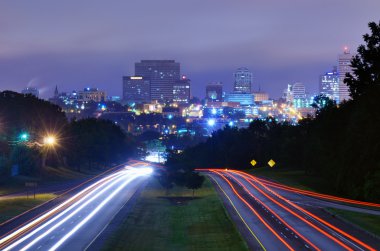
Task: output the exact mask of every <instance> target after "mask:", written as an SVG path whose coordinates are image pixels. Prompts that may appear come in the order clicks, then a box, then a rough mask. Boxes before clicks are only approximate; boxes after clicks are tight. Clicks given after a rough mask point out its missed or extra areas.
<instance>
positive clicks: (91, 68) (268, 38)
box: [0, 1, 380, 98]
mask: <svg viewBox="0 0 380 251" xmlns="http://www.w3.org/2000/svg"><path fill="white" fill-rule="evenodd" d="M91 3H92V4H91V8H89V4H88V2H82V3H80V4H74V2H65V3H63V2H62V3H57V4H56V3H54V4H52V3H49V2H48V1H38V2H37V3H36V2H33V3H28V2H25V3H23V4H22V5H21V4H18V3H14V2H12V1H2V2H1V3H0V14H1V15H0V16H1V20H0V21H1V26H0V30H1V31H2V32H1V33H0V42H1V46H0V65H1V67H0V86H1V89H2V90H5V89H12V90H16V91H21V90H22V89H24V88H25V87H28V86H31V87H37V88H39V89H40V90H41V97H43V98H48V97H51V96H52V94H53V92H54V88H55V86H56V85H58V87H59V88H60V90H66V91H69V90H73V89H82V88H84V87H87V86H94V87H98V88H99V89H106V90H107V93H109V94H110V95H120V96H121V93H122V85H121V81H120V79H121V77H122V76H128V75H133V64H134V63H135V62H138V61H139V60H142V59H174V60H176V61H178V62H180V63H181V65H182V69H181V72H182V73H183V74H185V75H187V76H189V78H191V80H192V94H193V95H194V96H198V97H203V96H204V88H205V86H206V85H207V84H208V83H209V82H215V81H220V82H223V84H224V89H225V90H226V92H230V91H232V88H233V82H234V79H233V72H235V71H236V69H237V68H239V67H247V68H248V69H249V70H250V71H251V72H252V73H253V76H254V79H253V86H252V91H257V90H258V86H259V85H260V86H261V90H262V91H266V92H269V93H270V96H271V97H273V98H278V97H280V96H281V94H282V90H283V89H284V88H285V87H286V85H287V84H289V83H293V82H302V83H304V84H305V85H306V88H307V89H308V90H309V91H310V92H311V93H313V92H317V91H318V82H319V76H320V74H323V73H324V72H326V71H328V70H329V69H330V68H331V66H332V65H337V55H338V54H341V53H342V51H343V48H344V47H345V46H348V47H349V48H350V50H351V53H354V52H355V51H356V48H357V46H358V45H359V44H361V43H362V41H361V35H362V34H364V33H366V32H368V28H367V23H368V22H370V21H372V20H376V19H377V18H378V15H377V12H376V10H377V9H379V8H380V3H379V2H378V1H365V4H363V2H360V3H358V2H356V1H333V2H331V1H329V2H328V4H327V2H326V1H319V2H318V3H303V2H302V1H297V3H298V4H297V5H296V4H294V5H292V4H290V3H291V2H290V1H281V2H279V3H277V4H276V5H273V4H272V3H246V2H243V1H237V2H236V1H235V2H230V1H218V5H215V3H214V2H211V1H207V2H205V1H200V2H198V5H197V4H194V3H191V4H190V3H181V4H177V3H173V2H172V1H160V3H155V2H153V3H151V2H148V1H139V2H132V3H122V2H121V1H120V2H118V3H117V4H114V5H113V6H108V5H105V4H102V3H101V2H98V1H92V2H91ZM147 3H149V4H148V5H147V6H146V4H147ZM292 3H294V2H292ZM42 4H43V5H44V15H40V8H39V5H42ZM142 6H146V8H141V7H142ZM197 6H198V7H197ZM273 6H275V7H273ZM73 7H75V8H73ZM215 7H217V8H215ZM211 8H212V9H213V12H215V13H214V14H215V15H214V16H213V19H209V16H208V12H209V11H208V10H209V9H211ZM124 9H131V10H132V11H131V12H130V13H128V15H126V14H125V11H124ZM236 12H239V14H240V15H239V17H238V18H236V16H235V13H236ZM321 12H326V13H327V14H328V13H334V15H332V16H333V17H331V18H329V17H328V16H329V15H323V18H320V13H321ZM97 13H100V14H99V15H100V16H98V15H96V14H97ZM364 13H365V15H364ZM335 14H336V15H335ZM141 15H143V16H144V17H145V19H146V20H139V19H138V17H139V16H141ZM157 16H163V17H164V18H162V20H161V19H160V20H158V21H157V19H156V17H157ZM183 16H186V17H187V18H186V19H183V18H181V17H183ZM337 16H339V18H338V17H337ZM83 17H85V18H84V19H83ZM173 19H174V20H176V22H172V20H173ZM50 20H51V21H50ZM99 20H101V21H99ZM136 20H139V21H138V22H137V21H136ZM153 20H156V21H155V22H152V21H153ZM315 20H317V21H315ZM294 24H296V25H294ZM77 26H78V27H77ZM141 30H144V33H143V34H141V33H139V31H141ZM31 31H33V33H31ZM206 34H207V36H206ZM300 34H302V36H301V35H300ZM42 38H43V39H42ZM157 38H159V39H157ZM326 38H328V39H326Z"/></svg>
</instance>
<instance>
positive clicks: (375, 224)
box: [327, 208, 380, 237]
mask: <svg viewBox="0 0 380 251" xmlns="http://www.w3.org/2000/svg"><path fill="white" fill-rule="evenodd" d="M327 210H328V211H329V212H330V213H333V214H335V215H338V216H340V217H342V218H343V219H346V220H347V221H350V222H352V223H353V224H355V225H357V226H359V227H361V228H363V229H365V230H367V231H368V232H371V233H373V234H375V235H377V236H378V237H380V215H373V214H366V213H358V212H352V211H347V210H342V209H336V208H328V209H327Z"/></svg>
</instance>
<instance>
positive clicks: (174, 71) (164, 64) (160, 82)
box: [135, 60, 180, 101]
mask: <svg viewBox="0 0 380 251" xmlns="http://www.w3.org/2000/svg"><path fill="white" fill-rule="evenodd" d="M135 75H136V76H142V77H144V78H146V79H148V80H149V81H150V97H151V99H152V100H159V101H172V100H173V84H174V82H175V81H177V80H179V79H180V64H179V63H177V62H175V61H174V60H141V62H139V63H135Z"/></svg>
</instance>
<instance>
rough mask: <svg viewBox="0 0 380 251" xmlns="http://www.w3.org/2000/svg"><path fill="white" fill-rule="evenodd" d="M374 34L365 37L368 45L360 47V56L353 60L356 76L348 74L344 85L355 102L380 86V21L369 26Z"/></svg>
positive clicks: (352, 65) (352, 64)
mask: <svg viewBox="0 0 380 251" xmlns="http://www.w3.org/2000/svg"><path fill="white" fill-rule="evenodd" d="M368 26H369V28H370V30H371V33H372V34H365V35H364V36H363V38H364V41H365V42H366V45H360V46H359V47H358V50H357V52H358V54H357V55H355V56H354V57H353V58H352V60H351V67H352V69H353V73H354V76H353V75H351V74H350V73H347V74H346V78H345V80H344V83H346V84H347V85H348V87H349V88H350V95H351V97H352V98H353V99H354V100H355V99H357V98H358V97H359V96H361V95H362V94H363V93H365V92H367V91H368V90H369V89H370V88H371V87H373V86H376V85H377V86H379V85H380V49H379V48H380V21H379V24H376V23H375V22H370V23H369V24H368Z"/></svg>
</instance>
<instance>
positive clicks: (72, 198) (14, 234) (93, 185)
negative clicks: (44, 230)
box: [0, 173, 122, 247]
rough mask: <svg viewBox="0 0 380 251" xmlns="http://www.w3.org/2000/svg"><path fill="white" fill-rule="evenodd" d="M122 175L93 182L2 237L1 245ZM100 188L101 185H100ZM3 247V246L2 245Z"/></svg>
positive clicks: (116, 174)
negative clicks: (85, 194)
mask: <svg viewBox="0 0 380 251" xmlns="http://www.w3.org/2000/svg"><path fill="white" fill-rule="evenodd" d="M120 175H122V173H115V174H112V175H110V176H107V177H105V178H103V179H101V180H99V181H98V182H96V183H94V184H92V185H91V186H89V187H87V188H85V189H84V190H82V191H80V192H79V193H77V194H75V195H74V196H73V197H71V198H69V199H68V200H66V201H65V202H63V203H61V204H59V205H58V206H56V207H55V208H53V209H52V210H50V211H48V212H47V213H45V214H43V215H42V216H40V217H38V218H37V219H35V220H33V221H32V222H30V223H28V224H27V225H25V226H23V227H21V228H19V229H17V230H16V231H14V232H12V233H10V234H8V235H7V236H5V237H4V238H2V239H1V240H0V245H1V244H3V243H4V242H6V241H7V240H10V239H11V238H13V237H16V236H17V235H18V234H20V233H22V232H24V231H25V230H27V229H28V228H29V227H32V226H33V225H35V224H37V223H39V222H40V221H43V220H44V219H46V218H47V217H49V216H50V215H52V214H54V213H55V212H56V211H58V210H59V209H60V208H62V207H64V206H65V205H67V204H68V203H70V202H72V201H73V200H75V199H76V198H78V197H79V196H81V195H82V194H83V193H86V192H87V191H88V190H90V189H92V188H93V187H95V186H97V185H99V184H100V183H103V182H105V180H107V179H108V180H109V179H111V178H115V177H117V176H120ZM99 188H100V187H99ZM99 188H96V189H99ZM0 247H1V246H0Z"/></svg>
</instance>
